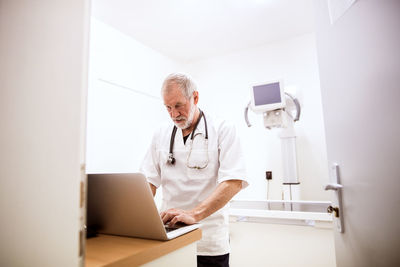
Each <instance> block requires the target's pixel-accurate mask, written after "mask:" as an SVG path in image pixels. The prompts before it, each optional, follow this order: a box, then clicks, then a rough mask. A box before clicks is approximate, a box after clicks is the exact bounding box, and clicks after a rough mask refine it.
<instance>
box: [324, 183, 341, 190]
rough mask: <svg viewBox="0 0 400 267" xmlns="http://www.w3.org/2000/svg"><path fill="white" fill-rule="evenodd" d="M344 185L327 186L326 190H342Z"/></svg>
mask: <svg viewBox="0 0 400 267" xmlns="http://www.w3.org/2000/svg"><path fill="white" fill-rule="evenodd" d="M342 188H343V185H341V184H327V185H325V190H335V191H336V190H339V189H342Z"/></svg>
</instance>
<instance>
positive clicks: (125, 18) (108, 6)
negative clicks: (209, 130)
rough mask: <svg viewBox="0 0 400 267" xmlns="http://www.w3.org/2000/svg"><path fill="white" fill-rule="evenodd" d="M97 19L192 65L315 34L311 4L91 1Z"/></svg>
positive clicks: (278, 0)
mask: <svg viewBox="0 0 400 267" xmlns="http://www.w3.org/2000/svg"><path fill="white" fill-rule="evenodd" d="M92 13H93V15H94V17H95V18H97V19H99V20H101V21H103V22H104V23H106V24H108V25H110V26H112V27H114V28H116V29H118V30H119V31H121V32H123V33H125V34H128V35H130V36H132V37H133V38H134V39H135V40H137V41H139V42H141V43H142V44H144V45H146V46H148V47H151V48H153V49H154V50H157V51H159V52H161V53H162V54H164V55H166V56H169V57H171V58H173V59H175V60H178V61H181V62H190V61H193V60H199V59H204V58H207V57H211V56H216V55H222V54H226V53H230V52H233V51H239V50H242V49H246V48H250V47H256V46H261V45H264V44H266V43H270V42H274V41H279V40H284V39H288V38H292V37H295V36H297V35H302V34H306V33H310V32H313V25H314V15H313V7H312V3H311V0H296V1H293V0H92Z"/></svg>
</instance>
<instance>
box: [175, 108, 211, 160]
mask: <svg viewBox="0 0 400 267" xmlns="http://www.w3.org/2000/svg"><path fill="white" fill-rule="evenodd" d="M199 110H200V118H199V120H198V121H197V123H196V125H195V126H194V128H193V131H192V133H191V136H190V140H191V141H193V138H194V136H195V135H194V132H195V131H196V129H197V125H198V124H199V123H200V120H201V118H203V120H204V128H205V130H206V136H205V139H206V141H207V142H208V128H207V120H206V116H205V115H204V112H203V111H201V109H199ZM177 130H178V127H176V125H174V128H173V129H172V133H171V140H170V142H169V153H168V160H167V162H168V163H169V164H172V165H173V164H175V158H174V152H173V149H174V143H175V136H176V131H177Z"/></svg>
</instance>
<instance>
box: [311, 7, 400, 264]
mask: <svg viewBox="0 0 400 267" xmlns="http://www.w3.org/2000/svg"><path fill="white" fill-rule="evenodd" d="M331 2H336V4H335V3H334V5H333V6H331V8H335V7H337V5H338V4H339V5H340V4H341V3H344V2H349V1H339V0H337V1H331ZM314 4H315V14H316V32H317V50H318V61H319V68H320V79H321V90H322V102H323V112H324V120H325V127H326V128H325V129H326V142H327V152H328V160H329V161H331V162H336V163H338V164H339V170H340V178H341V184H342V185H343V190H342V192H343V209H342V210H341V211H340V213H341V214H342V216H343V218H344V233H339V232H337V231H336V232H335V248H336V258H337V266H339V267H342V266H363V267H364V266H400V221H399V219H400V140H399V138H400V1H397V0H392V1H390V0H385V1H379V0H359V1H356V2H355V3H354V5H353V6H351V8H350V9H348V10H347V11H346V12H345V13H344V14H343V16H342V17H340V18H339V19H338V20H336V22H335V23H333V24H331V22H330V19H329V6H328V1H325V0H324V1H323V0H316V1H314ZM331 11H334V10H331Z"/></svg>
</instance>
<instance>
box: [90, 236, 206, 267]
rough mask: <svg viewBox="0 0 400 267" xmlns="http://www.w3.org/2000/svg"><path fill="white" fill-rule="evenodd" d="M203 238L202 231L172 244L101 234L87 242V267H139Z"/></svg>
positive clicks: (178, 239)
mask: <svg viewBox="0 0 400 267" xmlns="http://www.w3.org/2000/svg"><path fill="white" fill-rule="evenodd" d="M200 239H201V230H200V229H196V230H194V231H192V232H189V233H187V234H185V235H182V236H179V237H177V238H175V239H172V240H169V241H158V240H151V239H142V238H132V237H121V236H112V235H99V236H97V237H92V238H89V239H87V240H86V258H85V266H86V267H98V266H107V267H112V266H138V265H141V264H144V263H147V262H150V261H152V260H155V259H157V258H159V257H161V256H163V255H166V254H168V253H170V252H172V251H175V250H177V249H179V248H181V247H184V246H186V245H189V244H191V243H193V242H196V241H198V240H200Z"/></svg>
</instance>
